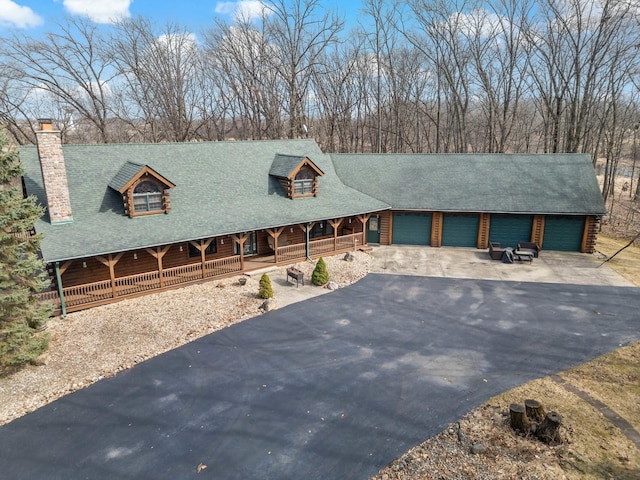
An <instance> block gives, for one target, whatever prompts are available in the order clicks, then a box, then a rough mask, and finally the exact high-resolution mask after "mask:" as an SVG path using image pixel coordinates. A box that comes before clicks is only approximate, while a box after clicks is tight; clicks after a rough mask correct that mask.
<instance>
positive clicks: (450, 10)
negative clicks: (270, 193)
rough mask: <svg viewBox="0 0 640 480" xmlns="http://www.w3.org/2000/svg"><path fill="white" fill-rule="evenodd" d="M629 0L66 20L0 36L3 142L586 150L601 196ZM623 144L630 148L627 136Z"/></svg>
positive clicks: (634, 119)
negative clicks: (286, 141)
mask: <svg viewBox="0 0 640 480" xmlns="http://www.w3.org/2000/svg"><path fill="white" fill-rule="evenodd" d="M639 18H640V7H637V6H635V4H634V3H633V2H629V1H625V0H600V1H595V0H590V1H586V0H564V1H562V2H558V1H557V0H492V1H491V2H485V1H476V0H470V1H465V0H461V1H455V2H451V1H450V0H410V1H408V2H400V1H395V0H365V1H364V2H363V8H362V12H361V16H360V20H359V25H358V26H357V27H355V28H353V29H351V30H349V31H346V30H345V23H344V20H342V19H340V18H339V17H338V16H337V15H335V13H333V12H332V11H328V10H325V9H323V7H322V5H321V3H320V2H319V1H318V0H274V1H272V2H269V3H267V4H266V8H265V9H264V12H263V15H262V17H261V18H260V19H257V20H256V19H242V18H238V19H236V21H235V22H234V23H233V24H229V23H224V22H221V21H217V22H213V23H212V24H211V26H210V27H209V28H208V29H207V30H206V31H204V32H200V33H198V34H197V35H196V34H194V33H193V32H190V31H189V30H188V29H187V28H186V27H184V26H180V25H175V24H171V25H164V26H158V25H156V24H154V23H153V22H152V21H151V20H150V19H147V18H134V19H128V20H124V21H121V22H120V23H117V24H115V25H113V26H111V27H110V28H108V29H105V28H101V29H98V28H96V26H95V25H94V24H92V23H91V22H89V21H86V20H81V19H78V18H68V19H65V20H64V22H62V23H61V24H59V25H58V27H57V28H56V29H55V31H52V32H50V33H48V34H47V35H45V36H43V37H36V38H30V37H19V36H14V37H10V38H3V39H1V40H2V44H1V46H0V122H2V123H3V124H4V125H6V127H7V129H8V130H9V131H10V133H11V134H13V136H14V137H15V139H16V140H17V141H18V142H20V143H28V142H32V141H33V140H34V129H35V128H36V126H35V121H34V120H35V119H37V118H40V117H52V118H54V119H55V120H56V122H57V124H58V126H59V127H60V128H61V130H62V132H63V135H64V138H65V141H67V142H85V143H87V142H101V143H107V142H164V141H199V140H225V139H275V138H298V137H306V136H309V137H311V138H314V139H316V141H318V143H319V144H320V145H321V147H322V148H323V149H324V150H325V151H328V152H399V153H402V152H406V153H413V152H488V153H493V152H521V153H525V152H538V153H544V152H586V153H589V154H591V155H592V157H593V159H594V164H595V161H596V159H597V158H604V159H606V166H605V176H606V178H605V187H604V188H603V194H604V196H605V198H606V197H607V195H608V193H609V192H610V191H611V187H612V185H613V183H612V182H613V181H614V179H615V175H616V166H617V161H618V159H619V158H620V157H621V156H623V155H630V152H631V150H632V149H631V147H630V144H631V141H630V139H631V138H632V137H633V134H634V132H635V128H637V127H636V126H637V124H638V121H639V120H638V101H637V100H638V98H637V97H638V81H637V78H639V77H638V58H639V57H638V48H639V45H640V21H639ZM633 151H634V152H635V150H633Z"/></svg>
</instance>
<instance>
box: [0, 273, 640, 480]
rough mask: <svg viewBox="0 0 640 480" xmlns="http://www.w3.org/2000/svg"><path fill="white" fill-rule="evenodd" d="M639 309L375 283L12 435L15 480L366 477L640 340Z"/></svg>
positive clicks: (194, 351) (101, 388)
mask: <svg viewBox="0 0 640 480" xmlns="http://www.w3.org/2000/svg"><path fill="white" fill-rule="evenodd" d="M638 309H640V290H638V289H636V288H624V287H622V288H621V287H617V288H614V287H598V286H580V285H559V284H555V285H554V284H544V283H519V282H500V281H489V280H460V279H449V278H433V277H408V276H397V275H376V274H370V275H368V276H367V277H366V278H365V279H364V280H362V281H360V282H358V283H357V284H355V285H352V286H351V287H347V288H344V289H341V290H338V291H336V292H334V293H331V294H329V295H322V296H319V297H316V298H312V299H310V300H308V301H306V302H302V303H297V304H293V305H290V306H288V307H286V308H283V309H281V310H276V311H273V312H270V313H268V314H265V315H263V316H260V317H256V318H254V319H251V320H247V321H245V322H242V323H239V324H236V325H234V326H232V327H229V328H227V329H225V330H222V331H220V332H217V333H214V334H212V335H209V336H207V337H204V338H202V339H200V340H197V341H195V342H192V343H190V344H188V345H185V346H183V347H181V348H178V349H176V350H173V351H171V352H168V353H166V354H164V355H161V356H159V357H156V358H154V359H151V360H149V361H147V362H144V363H142V364H140V365H138V366H136V367H135V368H133V369H131V370H129V371H127V372H123V373H121V374H119V375H117V376H116V377H114V378H111V379H107V380H103V381H101V382H98V383H96V384H94V385H92V386H91V387H88V388H86V389H85V390H82V391H79V392H76V393H74V394H71V395H68V396H66V397H64V398H61V399H60V400H58V401H55V402H53V403H51V404H49V405H47V406H45V407H43V408H41V409H39V410H37V411H36V412H34V413H32V414H29V415H27V416H25V417H22V418H20V419H17V420H15V421H13V422H11V423H9V424H7V425H5V426H3V427H0V465H2V475H3V477H4V478H16V479H17V478H28V479H31V480H35V479H47V480H52V479H80V478H83V479H84V478H90V479H114V478H118V479H147V478H149V479H188V478H198V479H200V478H215V479H238V480H240V479H242V480H247V479H266V478H273V479H276V478H277V479H302V478H304V479H318V480H320V479H321V480H328V479H366V478H369V477H370V476H372V475H374V474H375V473H377V471H378V470H379V469H380V468H381V467H383V466H385V465H386V464H388V463H389V462H390V461H392V460H393V459H395V458H396V457H397V456H399V455H400V454H402V453H404V452H405V451H407V450H408V449H409V448H410V447H412V446H414V445H415V444H417V443H419V442H421V441H422V440H424V439H425V438H428V437H429V436H432V435H434V434H436V433H437V432H439V431H440V430H442V429H443V428H444V427H445V426H446V425H447V424H448V423H449V422H452V421H454V420H456V419H458V418H459V417H461V416H462V415H463V414H464V413H466V412H467V411H469V410H471V409H473V408H475V407H476V406H477V405H478V404H480V403H481V402H483V401H484V400H486V399H487V398H489V397H490V396H493V395H495V394H497V393H499V392H502V391H504V390H506V389H509V388H511V387H513V386H516V385H519V384H522V383H524V382H527V381H529V380H531V379H533V378H538V377H542V376H546V375H548V374H551V373H555V372H558V371H561V370H564V369H566V368H568V367H570V366H572V365H576V364H579V363H583V362H585V361H587V360H589V359H592V358H594V357H596V356H598V355H601V354H604V353H606V352H608V351H611V350H613V349H615V348H618V347H619V346H621V345H623V344H627V343H629V342H632V341H635V340H638V338H639V337H640V334H639V333H638V332H639V329H638V323H637V312H638ZM199 465H200V469H201V471H200V473H198V472H197V470H198V466H199ZM205 465H206V467H207V468H206V469H202V468H203V466H205Z"/></svg>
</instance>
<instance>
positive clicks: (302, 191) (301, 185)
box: [293, 168, 313, 196]
mask: <svg viewBox="0 0 640 480" xmlns="http://www.w3.org/2000/svg"><path fill="white" fill-rule="evenodd" d="M293 194H294V195H296V196H297V195H313V173H312V172H311V171H310V170H308V169H306V168H303V169H302V170H300V171H299V172H298V174H297V175H296V178H295V179H294V181H293Z"/></svg>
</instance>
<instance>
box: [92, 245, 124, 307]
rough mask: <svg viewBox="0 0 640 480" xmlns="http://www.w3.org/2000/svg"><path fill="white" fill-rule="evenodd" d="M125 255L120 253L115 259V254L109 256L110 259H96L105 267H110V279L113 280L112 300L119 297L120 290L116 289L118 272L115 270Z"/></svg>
mask: <svg viewBox="0 0 640 480" xmlns="http://www.w3.org/2000/svg"><path fill="white" fill-rule="evenodd" d="M123 255H124V252H121V253H119V254H118V255H116V256H115V257H114V256H113V254H111V253H110V254H109V257H108V259H107V258H104V257H101V256H97V257H96V259H97V260H98V261H99V262H100V263H102V264H103V265H105V266H107V267H109V277H110V278H111V297H112V298H117V297H118V290H117V289H116V270H115V266H116V263H118V262H119V261H120V259H121V258H122V256H123Z"/></svg>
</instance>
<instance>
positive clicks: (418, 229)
mask: <svg viewBox="0 0 640 480" xmlns="http://www.w3.org/2000/svg"><path fill="white" fill-rule="evenodd" d="M392 228H393V240H392V243H394V244H397V245H430V244H431V213H422V212H394V214H393V226H392Z"/></svg>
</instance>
